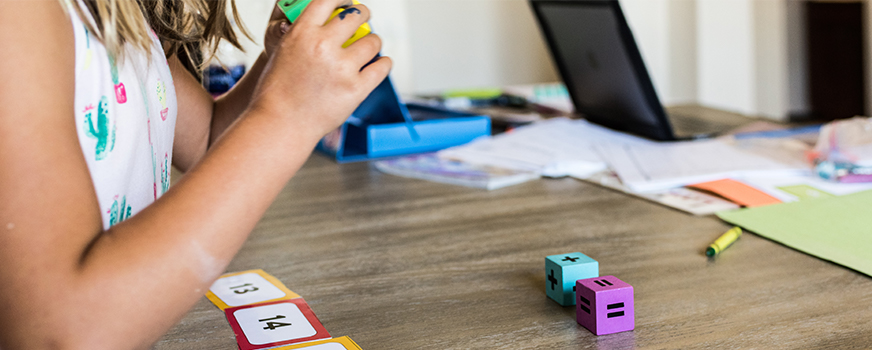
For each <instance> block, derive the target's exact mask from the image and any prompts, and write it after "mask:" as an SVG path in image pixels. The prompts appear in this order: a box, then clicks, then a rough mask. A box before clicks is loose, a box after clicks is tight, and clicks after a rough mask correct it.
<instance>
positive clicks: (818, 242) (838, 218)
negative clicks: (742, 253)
mask: <svg viewBox="0 0 872 350" xmlns="http://www.w3.org/2000/svg"><path fill="white" fill-rule="evenodd" d="M718 217H720V218H721V219H723V220H724V221H727V222H729V223H732V224H734V225H736V226H740V227H742V228H744V229H745V230H748V231H751V232H754V233H756V234H758V235H760V236H763V237H766V238H769V239H771V240H774V241H776V242H780V243H782V244H784V245H786V246H789V247H791V248H794V249H797V250H800V251H802V252H805V253H807V254H811V255H814V256H817V257H819V258H821V259H824V260H828V261H832V262H834V263H836V264H840V265H843V266H846V267H849V268H851V269H854V270H857V271H859V272H862V273H864V274H866V275H869V276H872V191H867V192H860V193H855V194H851V195H847V196H841V197H832V198H822V199H816V200H809V201H800V202H794V203H784V204H776V205H770V206H765V207H757V208H751V209H742V210H736V211H729V212H721V213H718Z"/></svg>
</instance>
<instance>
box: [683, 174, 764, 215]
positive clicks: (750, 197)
mask: <svg viewBox="0 0 872 350" xmlns="http://www.w3.org/2000/svg"><path fill="white" fill-rule="evenodd" d="M688 187H691V188H695V189H699V190H703V191H708V192H711V193H714V194H717V195H719V196H721V197H724V198H726V199H728V200H730V201H732V202H733V203H736V204H738V205H741V206H745V207H749V208H752V207H762V206H764V205H770V204H778V203H781V201H780V200H778V198H775V197H772V196H770V195H768V194H766V193H764V192H762V191H760V190H758V189H756V188H754V187H751V186H748V185H746V184H744V183H742V182H739V181H736V180H731V179H724V180H717V181H712V182H704V183H700V184H696V185H690V186H688Z"/></svg>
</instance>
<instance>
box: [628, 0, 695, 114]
mask: <svg viewBox="0 0 872 350" xmlns="http://www.w3.org/2000/svg"><path fill="white" fill-rule="evenodd" d="M621 7H622V8H623V10H624V14H625V16H626V17H627V22H628V23H629V24H630V28H631V29H632V31H633V35H634V36H635V38H636V42H637V44H638V46H639V51H641V53H642V57H643V59H644V60H645V64H646V66H647V68H648V72H649V74H650V75H651V80H653V82H654V87H655V89H657V94H658V96H659V97H660V99H661V101H662V102H663V104H667V105H674V104H689V103H695V102H696V100H697V64H696V62H697V57H696V51H697V43H696V1H695V0H621Z"/></svg>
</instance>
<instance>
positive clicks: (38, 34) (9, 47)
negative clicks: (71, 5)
mask: <svg viewBox="0 0 872 350" xmlns="http://www.w3.org/2000/svg"><path fill="white" fill-rule="evenodd" d="M71 28H72V23H71V20H70V15H69V14H68V13H67V12H66V11H65V10H64V7H63V6H62V5H61V3H60V2H59V1H51V0H36V1H0V44H2V45H3V53H0V55H2V56H0V57H4V59H3V61H4V62H3V65H6V66H9V63H10V61H15V60H16V58H18V59H27V60H30V59H36V60H40V61H41V60H42V59H46V60H49V61H54V62H57V63H62V62H64V61H69V60H72V59H73V57H74V53H75V49H74V45H75V37H74V34H73V31H72V30H71ZM44 68H46V69H51V68H52V67H44Z"/></svg>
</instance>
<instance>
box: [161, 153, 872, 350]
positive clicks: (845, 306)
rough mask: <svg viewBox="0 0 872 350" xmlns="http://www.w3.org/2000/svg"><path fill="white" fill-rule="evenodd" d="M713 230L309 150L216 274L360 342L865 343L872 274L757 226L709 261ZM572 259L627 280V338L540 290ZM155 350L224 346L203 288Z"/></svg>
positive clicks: (654, 212) (546, 184)
mask: <svg viewBox="0 0 872 350" xmlns="http://www.w3.org/2000/svg"><path fill="white" fill-rule="evenodd" d="M251 175H252V181H257V174H251ZM727 229H729V226H727V225H726V224H724V223H723V222H721V221H719V220H717V219H716V218H713V217H693V216H690V215H687V214H684V213H681V212H678V211H676V210H672V209H669V208H666V207H662V206H659V205H656V204H653V203H649V202H646V201H643V200H640V199H636V198H633V197H629V196H626V195H624V194H621V193H618V192H614V191H611V190H608V189H605V188H601V187H598V186H595V185H592V184H588V183H585V182H581V181H577V180H573V179H557V180H553V179H549V180H539V181H534V182H529V183H526V184H522V185H518V186H514V187H509V188H505V189H501V190H496V191H490V192H488V191H484V190H476V189H469V188H464V187H458V186H451V185H443V184H437V183H431V182H426V181H421V180H414V179H406V178H401V177H395V176H391V175H386V174H382V173H379V172H378V171H377V170H375V168H374V167H372V166H371V165H370V164H368V163H355V164H345V165H339V164H336V163H335V162H333V161H332V160H330V159H328V158H326V157H324V156H322V155H318V154H316V155H313V156H312V158H311V159H310V160H309V161H308V163H307V164H306V165H305V167H304V168H303V169H302V170H301V171H300V173H299V174H298V175H297V177H295V178H294V179H293V180H292V181H291V182H290V183H289V184H288V186H287V187H286V189H285V190H284V192H283V193H282V194H281V195H280V197H279V198H278V199H277V200H276V202H275V203H274V204H273V206H272V207H271V208H270V210H269V211H268V212H267V214H266V215H265V217H264V218H263V220H261V222H260V224H259V225H258V227H257V228H256V229H255V231H254V232H253V233H252V235H251V238H250V239H249V240H248V241H247V243H246V244H245V246H244V247H243V248H242V250H241V251H240V252H239V254H238V255H237V257H236V258H235V260H234V261H233V262H232V264H231V265H230V267H229V269H228V272H233V271H242V270H248V269H264V270H265V271H266V272H268V273H270V274H272V275H274V276H275V277H277V278H278V279H279V280H281V281H283V282H284V283H285V284H286V285H287V286H288V287H289V288H290V289H291V290H293V291H294V292H297V293H299V294H300V295H302V296H303V297H304V298H305V299H306V301H307V302H308V303H309V305H310V306H311V307H312V309H313V310H314V312H315V313H316V314H317V315H318V317H319V318H320V320H321V321H322V322H323V324H324V326H325V327H326V328H327V330H328V331H329V332H330V333H331V335H333V336H334V337H339V336H344V335H347V336H350V337H351V338H352V339H354V340H355V341H356V342H358V343H359V344H360V345H361V347H363V348H364V349H367V350H375V349H403V350H408V349H635V348H640V349H686V348H761V349H773V348H786V349H796V348H821V349H832V348H858V349H860V348H869V347H872V279H870V278H869V277H866V276H864V275H861V274H859V273H856V272H854V271H851V270H848V269H845V268H842V267H840V266H837V265H834V264H831V263H828V262H825V261H822V260H819V259H816V258H814V257H811V256H808V255H805V254H803V253H800V252H797V251H794V250H792V249H789V248H786V247H784V246H782V245H779V244H777V243H774V242H772V241H769V240H766V239H763V238H761V237H759V236H755V235H753V234H746V235H744V236H743V237H742V239H740V240H739V241H738V242H737V243H736V244H735V245H734V246H732V247H731V248H729V249H727V250H726V251H725V252H723V253H722V254H721V256H719V257H718V258H717V259H716V260H709V259H707V258H706V257H705V255H704V249H705V247H706V246H708V244H710V243H711V242H712V241H713V240H714V239H715V238H717V237H718V236H719V235H720V234H722V233H723V232H724V231H726V230H727ZM575 251H580V252H582V253H584V254H587V255H588V256H590V257H592V258H594V259H596V260H598V261H599V264H600V273H601V275H615V276H617V277H618V278H620V279H622V280H623V281H625V282H627V283H630V284H631V285H633V286H634V288H635V303H636V329H635V331H631V332H624V333H619V334H613V335H606V336H600V337H597V336H595V335H593V334H591V333H590V332H589V331H587V330H586V329H585V328H583V327H581V326H579V325H578V324H577V323H576V321H575V309H574V307H562V306H560V305H558V304H557V303H556V302H553V301H551V300H550V299H548V298H547V297H546V296H545V285H546V280H545V269H544V266H545V265H544V264H545V261H544V260H545V256H547V255H552V254H562V253H568V252H575ZM154 348H155V349H162V350H163V349H167V350H169V349H235V348H236V341H235V339H234V336H233V332H232V331H231V329H230V326H229V325H228V322H227V320H226V319H225V317H224V314H223V312H221V311H220V310H218V308H216V307H215V306H213V305H212V304H211V303H210V302H209V301H208V300H207V299H206V298H205V297H204V298H203V299H202V300H201V301H200V302H199V303H198V304H197V305H196V307H195V308H194V309H192V310H191V311H190V312H189V314H188V315H187V316H186V317H185V318H184V319H183V320H182V321H181V322H180V323H179V324H178V325H177V326H176V327H175V328H173V329H172V330H171V331H170V332H169V333H168V334H166V335H165V336H164V338H163V339H162V340H161V341H160V342H159V343H158V344H156V345H155V347H154Z"/></svg>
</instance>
